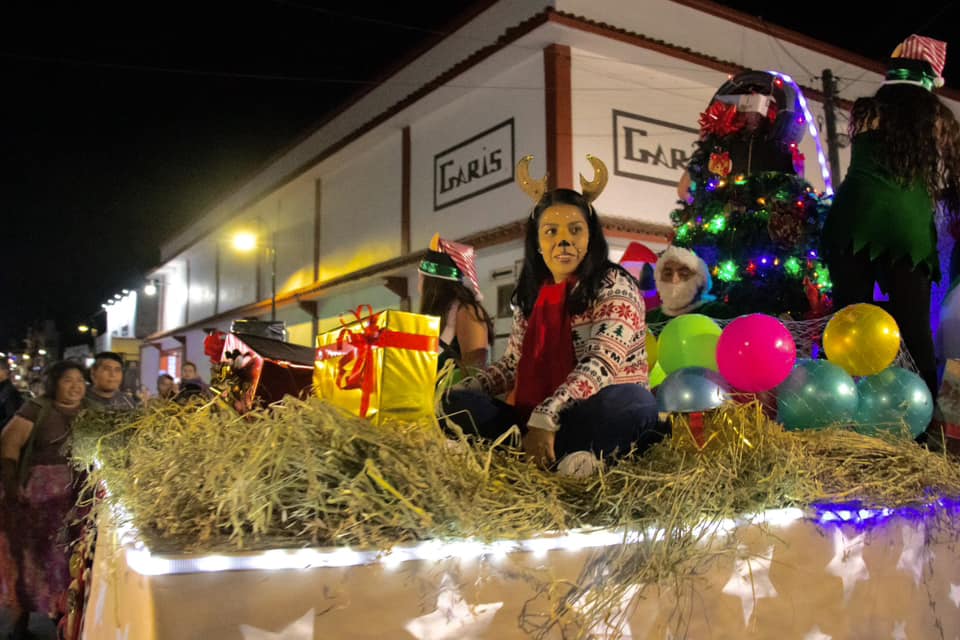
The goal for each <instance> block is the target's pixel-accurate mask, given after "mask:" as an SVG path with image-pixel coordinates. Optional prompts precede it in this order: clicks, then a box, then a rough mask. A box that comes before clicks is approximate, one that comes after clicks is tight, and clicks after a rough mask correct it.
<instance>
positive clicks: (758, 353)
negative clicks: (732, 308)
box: [717, 313, 797, 393]
mask: <svg viewBox="0 0 960 640" xmlns="http://www.w3.org/2000/svg"><path fill="white" fill-rule="evenodd" d="M796 361H797V345H796V343H795V342H794V341H793V336H792V335H790V331H788V330H787V328H786V327H785V326H783V323H782V322H780V321H779V320H777V319H776V318H774V317H773V316H768V315H766V314H763V313H752V314H750V315H746V316H740V317H739V318H737V319H735V320H734V321H733V322H731V323H730V324H728V325H727V326H726V328H725V329H724V330H723V333H721V334H720V340H719V341H717V368H718V369H719V370H720V375H722V376H723V377H724V379H725V380H726V381H727V382H729V383H730V384H731V385H733V387H734V388H735V389H739V390H740V391H746V392H747V393H760V392H762V391H769V390H770V389H773V388H774V387H776V386H777V385H778V384H780V383H781V382H783V381H784V380H786V379H787V376H789V375H790V371H792V370H793V365H794V363H795V362H796Z"/></svg>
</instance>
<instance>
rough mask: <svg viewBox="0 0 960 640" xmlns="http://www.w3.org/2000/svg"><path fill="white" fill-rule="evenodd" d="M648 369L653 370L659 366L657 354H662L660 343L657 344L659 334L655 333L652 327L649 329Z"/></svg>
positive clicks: (647, 343)
mask: <svg viewBox="0 0 960 640" xmlns="http://www.w3.org/2000/svg"><path fill="white" fill-rule="evenodd" d="M646 345H647V371H653V368H654V367H655V366H657V356H659V355H660V345H658V344H657V336H655V335H653V332H652V331H650V329H647V342H646Z"/></svg>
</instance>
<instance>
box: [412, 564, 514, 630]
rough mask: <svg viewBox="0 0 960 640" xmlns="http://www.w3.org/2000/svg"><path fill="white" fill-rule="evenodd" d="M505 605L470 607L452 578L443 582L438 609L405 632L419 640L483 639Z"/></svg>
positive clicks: (414, 622) (421, 618)
mask: <svg viewBox="0 0 960 640" xmlns="http://www.w3.org/2000/svg"><path fill="white" fill-rule="evenodd" d="M502 606H503V603H502V602H490V603H486V604H475V605H469V604H467V602H466V600H464V599H463V596H461V595H460V590H459V589H458V588H457V585H456V583H455V582H454V580H453V578H452V577H451V576H450V574H446V575H444V576H443V579H442V580H441V581H440V592H439V593H438V594H437V608H436V609H435V610H434V611H433V612H432V613H428V614H426V615H423V616H420V617H419V618H414V619H413V620H411V621H410V622H408V623H407V624H406V625H404V629H406V630H407V631H409V632H410V634H411V635H413V636H414V637H415V638H417V640H467V639H468V638H477V637H480V636H481V635H482V634H483V632H484V630H485V629H486V628H487V627H488V626H490V623H491V622H493V618H494V616H496V615H497V611H499V610H500V607H502Z"/></svg>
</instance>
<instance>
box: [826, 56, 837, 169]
mask: <svg viewBox="0 0 960 640" xmlns="http://www.w3.org/2000/svg"><path fill="white" fill-rule="evenodd" d="M836 107H837V79H836V78H834V77H833V71H831V70H830V69H824V70H823V113H824V118H825V120H826V123H827V160H828V161H829V162H830V180H831V181H832V182H833V186H834V188H836V187H837V185H839V184H840V176H839V175H837V172H838V171H839V169H840V145H839V144H838V143H837V142H838V141H837V114H836V113H834V109H836Z"/></svg>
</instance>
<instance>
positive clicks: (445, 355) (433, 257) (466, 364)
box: [419, 234, 493, 380]
mask: <svg viewBox="0 0 960 640" xmlns="http://www.w3.org/2000/svg"><path fill="white" fill-rule="evenodd" d="M419 271H420V313H423V314H427V315H431V316H439V317H440V347H441V349H442V351H441V353H440V358H439V366H440V367H443V365H444V364H445V363H446V361H447V360H451V359H452V360H454V361H455V362H456V363H457V371H458V374H457V377H455V380H456V379H457V378H459V376H460V375H463V374H464V373H465V372H471V371H474V370H476V369H482V368H483V367H485V366H486V365H487V357H488V355H489V352H490V345H491V344H492V343H493V320H492V319H491V318H490V314H489V313H487V310H486V309H484V308H483V305H482V304H481V302H482V300H483V294H482V293H480V285H479V283H478V281H477V270H476V267H475V266H474V262H473V247H470V246H467V245H464V244H460V243H457V242H452V241H450V240H444V239H442V238H441V237H440V234H436V235H434V236H433V239H432V240H431V241H430V248H429V249H428V250H427V255H426V256H425V257H424V258H423V260H422V261H421V262H420V269H419Z"/></svg>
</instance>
